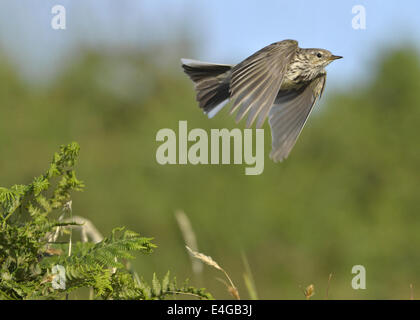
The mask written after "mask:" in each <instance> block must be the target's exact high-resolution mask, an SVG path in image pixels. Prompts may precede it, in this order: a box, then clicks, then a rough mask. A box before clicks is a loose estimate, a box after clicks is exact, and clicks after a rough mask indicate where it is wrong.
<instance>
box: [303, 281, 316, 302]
mask: <svg viewBox="0 0 420 320" xmlns="http://www.w3.org/2000/svg"><path fill="white" fill-rule="evenodd" d="M303 294H304V296H305V297H306V300H309V299H310V298H311V297H312V296H313V295H314V294H315V286H314V285H313V284H310V285H309V286H307V287H306V288H305V290H303Z"/></svg>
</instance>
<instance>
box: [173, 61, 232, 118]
mask: <svg viewBox="0 0 420 320" xmlns="http://www.w3.org/2000/svg"><path fill="white" fill-rule="evenodd" d="M181 62H182V68H183V69H184V72H185V73H186V74H187V75H188V76H189V77H190V79H191V80H192V81H193V82H194V84H195V90H196V92H197V101H198V102H199V105H200V108H201V109H203V110H204V112H205V113H206V114H207V115H208V116H209V118H212V117H213V116H215V115H216V113H217V112H219V111H220V110H221V109H222V108H223V107H224V106H225V105H226V103H228V102H229V98H230V92H229V80H230V71H231V69H232V66H231V65H226V64H216V63H209V62H202V61H197V60H190V59H181Z"/></svg>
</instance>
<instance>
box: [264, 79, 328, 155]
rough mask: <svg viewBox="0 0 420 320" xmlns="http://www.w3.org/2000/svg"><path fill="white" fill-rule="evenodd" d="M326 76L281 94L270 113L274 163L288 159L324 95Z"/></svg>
mask: <svg viewBox="0 0 420 320" xmlns="http://www.w3.org/2000/svg"><path fill="white" fill-rule="evenodd" d="M325 81H326V75H325V74H323V75H322V76H321V77H319V78H317V79H315V80H313V81H312V82H311V83H309V84H308V85H307V86H306V87H303V88H302V89H300V90H296V91H295V92H293V91H288V92H285V93H284V94H279V96H278V97H277V99H276V101H275V102H274V105H273V107H272V108H271V109H270V112H269V116H268V118H269V120H268V121H269V123H270V127H271V135H272V151H271V154H270V157H271V158H272V159H273V160H274V161H276V162H277V161H282V160H283V159H285V158H287V156H288V155H289V154H290V151H291V150H292V148H293V146H294V145H295V143H296V141H297V139H298V137H299V135H300V133H301V132H302V129H303V127H304V126H305V123H306V121H307V119H308V117H309V114H310V113H311V111H312V109H313V106H314V104H315V103H316V101H317V100H318V99H319V97H320V96H321V95H322V92H323V90H324V87H325Z"/></svg>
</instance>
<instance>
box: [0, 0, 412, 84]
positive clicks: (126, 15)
mask: <svg viewBox="0 0 420 320" xmlns="http://www.w3.org/2000/svg"><path fill="white" fill-rule="evenodd" d="M56 4H61V5H64V6H65V8H66V10H67V29H66V30H62V31H57V30H52V28H51V27H50V21H51V17H52V14H51V8H52V6H54V5H56ZM355 5H363V6H364V7H365V8H366V29H365V30H354V29H353V28H352V19H353V16H354V14H352V8H353V6H355ZM419 13H420V2H419V1H416V0H404V1H395V0H388V1H380V0H366V1H362V0H360V1H357V0H341V1H332V0H317V1H307V0H295V1H282V0H277V1H276V0H272V1H245V0H242V1H226V0H225V1H221V0H211V1H210V0H207V1H203V0H159V1H158V0H144V1H139V0H119V1H115V0H65V1H58V0H55V1H51V0H46V1H30V0H20V1H15V0H2V2H1V4H0V47H2V49H3V51H6V52H7V54H8V55H9V56H10V57H12V59H13V61H14V62H15V63H16V64H17V65H19V66H20V67H21V69H22V70H23V71H24V72H25V73H32V74H35V75H36V76H37V77H38V76H42V75H43V74H48V73H54V72H53V71H52V70H59V69H60V67H61V66H65V64H66V61H68V60H67V58H68V55H69V54H70V55H71V54H72V52H74V50H76V49H75V48H77V44H78V43H80V42H81V41H82V42H84V43H89V44H91V45H92V46H97V45H101V46H105V47H106V46H107V45H109V46H115V45H117V46H119V45H126V44H130V45H135V46H139V47H142V46H147V43H149V42H153V41H160V40H164V39H168V38H171V37H172V36H173V35H174V32H176V31H178V30H179V29H178V28H174V26H182V28H183V30H187V32H189V33H191V34H192V35H194V37H195V38H199V39H200V42H199V45H198V46H197V52H196V53H195V56H194V57H193V58H197V59H201V60H206V61H214V62H221V63H236V62H239V61H240V60H242V59H244V58H245V57H247V56H248V55H250V54H252V53H253V52H255V51H256V50H258V49H260V48H262V47H263V46H265V45H267V44H270V43H272V42H274V41H279V40H283V39H296V40H298V41H299V43H300V46H301V47H321V48H326V49H329V50H331V51H332V52H333V53H336V54H338V55H342V56H344V59H343V60H340V61H338V62H336V63H335V65H334V67H333V66H330V67H329V82H336V81H339V82H341V83H343V82H345V81H347V80H351V79H354V78H355V77H360V76H362V77H365V76H366V75H367V74H368V72H367V70H368V69H367V68H366V67H367V66H369V65H370V64H371V62H372V60H373V58H374V57H375V56H376V54H377V53H378V51H380V50H381V48H382V47H386V46H397V45H399V44H401V43H402V42H403V41H405V40H411V42H413V43H417V44H419V43H420V19H419V18H418V15H419Z"/></svg>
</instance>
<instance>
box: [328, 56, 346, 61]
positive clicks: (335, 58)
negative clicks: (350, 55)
mask: <svg viewBox="0 0 420 320" xmlns="http://www.w3.org/2000/svg"><path fill="white" fill-rule="evenodd" d="M341 58H343V57H342V56H331V57H330V60H331V61H333V60H337V59H341Z"/></svg>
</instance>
